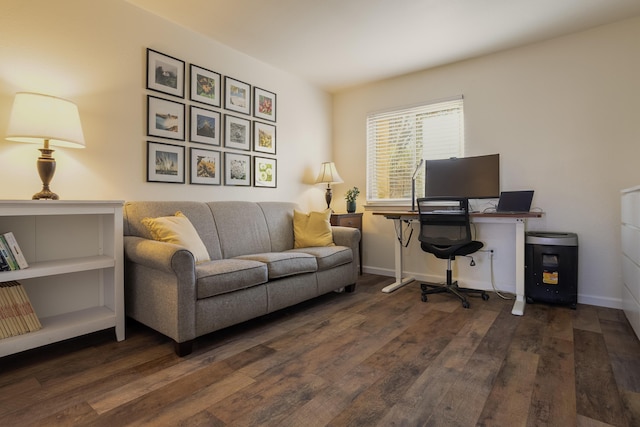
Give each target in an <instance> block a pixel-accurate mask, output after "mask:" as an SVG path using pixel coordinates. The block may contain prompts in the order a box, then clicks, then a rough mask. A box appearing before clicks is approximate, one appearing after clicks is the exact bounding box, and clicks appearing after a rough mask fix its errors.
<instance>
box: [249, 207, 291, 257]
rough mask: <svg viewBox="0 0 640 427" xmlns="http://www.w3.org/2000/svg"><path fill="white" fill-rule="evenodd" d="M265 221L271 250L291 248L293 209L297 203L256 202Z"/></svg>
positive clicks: (279, 250)
mask: <svg viewBox="0 0 640 427" xmlns="http://www.w3.org/2000/svg"><path fill="white" fill-rule="evenodd" d="M258 205H259V206H260V208H261V209H262V212H263V213H264V218H265V220H266V221H267V228H268V230H269V237H270V240H271V252H282V251H288V250H289V249H293V211H294V210H295V209H298V205H296V204H295V203H289V202H258Z"/></svg>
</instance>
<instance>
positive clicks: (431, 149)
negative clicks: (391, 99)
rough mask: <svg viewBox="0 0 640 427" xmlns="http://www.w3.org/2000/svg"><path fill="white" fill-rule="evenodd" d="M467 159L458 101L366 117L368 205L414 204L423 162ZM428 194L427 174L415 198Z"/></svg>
mask: <svg viewBox="0 0 640 427" xmlns="http://www.w3.org/2000/svg"><path fill="white" fill-rule="evenodd" d="M463 155H464V113H463V99H462V97H458V98H455V99H448V100H445V101H439V102H433V103H428V104H425V105H419V106H414V107H408V108H403V109H398V110H391V111H384V112H377V113H371V114H369V115H368V116H367V203H374V204H375V203H394V202H395V203H400V204H404V203H405V202H410V201H411V181H412V177H413V174H414V172H415V171H416V166H417V165H418V163H419V162H420V159H425V160H430V159H446V158H449V157H462V156H463ZM423 195H424V170H419V171H418V172H417V173H416V197H422V196H423Z"/></svg>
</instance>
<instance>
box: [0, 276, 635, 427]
mask: <svg viewBox="0 0 640 427" xmlns="http://www.w3.org/2000/svg"><path fill="white" fill-rule="evenodd" d="M391 281H392V280H391V279H390V278H386V277H381V276H374V275H366V274H365V275H364V276H362V277H361V279H360V281H359V285H358V289H357V290H356V292H355V293H353V294H338V293H333V294H329V295H325V296H323V297H320V298H317V299H315V300H313V301H311V302H307V303H304V304H301V305H299V306H296V307H294V308H291V309H287V310H285V311H282V312H279V313H276V314H273V315H269V316H267V317H264V318H261V319H257V320H255V321H251V322H248V323H246V324H243V325H240V326H236V327H232V328H229V329H227V330H224V331H220V332H218V333H214V334H211V335H208V336H206V337H202V338H200V339H198V340H197V342H196V345H195V349H194V352H193V353H192V354H191V355H189V356H187V357H185V358H178V357H177V356H175V355H174V353H173V345H172V343H171V342H170V341H169V340H168V339H167V338H165V337H163V336H162V335H159V334H157V333H156V332H154V331H152V330H150V329H148V328H146V327H144V326H142V325H140V324H137V323H135V322H133V321H130V320H128V324H127V339H126V340H125V341H123V342H121V343H117V342H115V339H114V334H113V331H105V332H101V333H97V334H92V335H89V336H85V337H82V338H78V339H75V340H72V341H68V342H65V343H59V344H55V345H51V346H49V347H46V348H41V349H37V350H33V351H29V352H26V353H22V354H19V355H12V356H9V357H5V358H2V359H0V426H18V425H19V426H25V425H46V426H51V425H91V426H102V425H104V426H124V425H153V426H158V425H167V426H177V425H188V426H197V425H209V426H227V425H228V426H258V425H259V426H262V425H272V426H324V425H333V426H374V425H381V426H391V425H404V426H419V425H429V426H437V425H445V426H473V425H479V426H509V427H510V426H525V425H526V426H608V425H611V426H639V425H640V344H639V342H638V340H637V339H636V337H635V335H634V334H633V332H632V330H631V328H630V326H629V324H628V323H627V321H626V319H625V317H624V314H623V313H622V312H621V311H619V310H613V309H605V308H598V307H593V306H586V305H579V306H578V309H577V310H575V311H574V310H571V309H569V308H566V307H551V306H547V305H541V304H536V305H527V307H526V312H525V315H524V316H522V317H518V316H513V315H511V314H510V311H511V306H512V303H511V302H510V301H504V300H502V299H500V298H499V297H498V296H497V295H494V294H492V295H491V299H490V300H489V301H486V302H485V301H482V300H480V299H475V298H474V299H472V300H471V309H469V310H465V309H463V308H462V307H461V305H460V304H459V303H458V302H457V301H455V300H454V299H453V298H451V297H449V296H446V295H434V296H431V297H430V298H429V302H427V303H423V302H421V301H420V295H419V294H420V292H419V287H418V285H417V284H416V283H413V284H410V285H408V286H406V287H404V288H402V289H400V290H398V291H396V292H394V293H392V294H383V293H382V292H380V290H381V289H382V287H383V286H384V285H386V284H389V283H391Z"/></svg>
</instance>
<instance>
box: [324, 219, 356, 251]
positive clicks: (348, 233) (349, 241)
mask: <svg viewBox="0 0 640 427" xmlns="http://www.w3.org/2000/svg"><path fill="white" fill-rule="evenodd" d="M331 231H332V233H333V243H335V244H336V245H338V246H347V247H350V248H352V249H353V248H357V247H358V243H360V230H358V229H357V228H351V227H342V226H338V225H334V226H332V227H331Z"/></svg>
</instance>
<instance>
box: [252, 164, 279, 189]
mask: <svg viewBox="0 0 640 427" xmlns="http://www.w3.org/2000/svg"><path fill="white" fill-rule="evenodd" d="M277 162H278V161H277V160H276V159H271V158H267V157H259V156H253V186H254V187H266V188H276V187H277V176H278V175H277V172H278V168H277V165H278V163H277Z"/></svg>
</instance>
